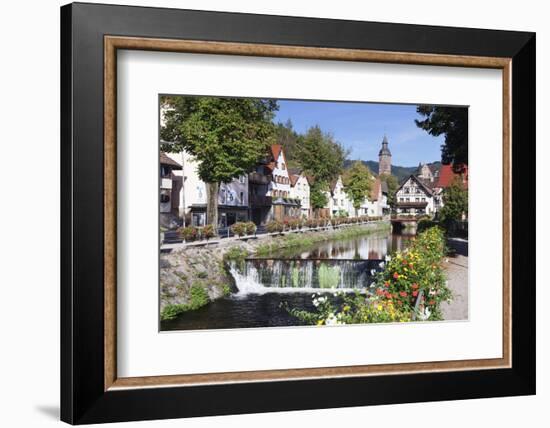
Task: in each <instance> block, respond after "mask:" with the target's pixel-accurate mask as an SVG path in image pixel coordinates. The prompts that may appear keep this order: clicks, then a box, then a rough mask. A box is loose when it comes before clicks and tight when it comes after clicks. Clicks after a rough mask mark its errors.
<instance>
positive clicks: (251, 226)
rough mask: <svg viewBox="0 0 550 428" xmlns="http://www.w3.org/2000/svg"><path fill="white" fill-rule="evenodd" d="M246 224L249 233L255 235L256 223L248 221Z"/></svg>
mask: <svg viewBox="0 0 550 428" xmlns="http://www.w3.org/2000/svg"><path fill="white" fill-rule="evenodd" d="M245 225H246V234H247V235H254V234H255V233H256V225H255V224H254V222H253V221H247V222H246V223H245Z"/></svg>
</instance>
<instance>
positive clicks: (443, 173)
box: [435, 165, 468, 188]
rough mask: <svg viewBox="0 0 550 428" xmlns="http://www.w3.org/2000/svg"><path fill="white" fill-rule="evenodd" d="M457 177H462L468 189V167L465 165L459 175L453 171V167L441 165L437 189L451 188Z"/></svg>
mask: <svg viewBox="0 0 550 428" xmlns="http://www.w3.org/2000/svg"><path fill="white" fill-rule="evenodd" d="M455 177H462V182H463V183H464V184H465V186H466V187H468V165H464V166H463V167H462V168H461V170H460V172H458V173H457V172H455V171H454V170H453V166H452V165H441V169H440V170H439V179H438V181H437V185H436V186H435V187H441V188H446V187H449V186H450V185H451V183H452V182H453V180H454V179H455Z"/></svg>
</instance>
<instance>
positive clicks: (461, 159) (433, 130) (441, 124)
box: [415, 105, 468, 165]
mask: <svg viewBox="0 0 550 428" xmlns="http://www.w3.org/2000/svg"><path fill="white" fill-rule="evenodd" d="M416 111H417V112H418V113H419V114H420V115H421V116H422V117H424V119H423V120H418V119H416V120H415V123H416V126H418V127H419V128H422V129H423V130H425V131H427V132H428V133H429V134H430V135H433V136H439V135H445V144H443V145H442V146H441V160H442V162H443V163H445V164H449V163H452V164H453V165H461V164H467V163H468V109H467V108H465V107H443V106H427V105H420V106H418V107H417V108H416Z"/></svg>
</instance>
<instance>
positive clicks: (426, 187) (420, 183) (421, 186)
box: [395, 175, 433, 196]
mask: <svg viewBox="0 0 550 428" xmlns="http://www.w3.org/2000/svg"><path fill="white" fill-rule="evenodd" d="M410 179H412V180H413V181H415V182H416V183H417V184H418V186H419V187H420V188H421V189H423V190H424V192H425V193H426V194H427V195H429V196H432V195H433V191H432V189H430V188H429V187H428V186H427V185H426V184H424V183H423V182H422V180H420V179H419V178H418V177H417V176H416V175H409V176H408V177H407V178H405V179H404V180H403V181H402V182H401V184H400V185H399V187H398V188H397V190H396V191H395V193H397V192H399V191H400V190H401V189H402V188H403V186H404V185H405V183H406V182H407V181H409V180H410Z"/></svg>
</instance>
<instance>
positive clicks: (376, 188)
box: [370, 177, 382, 201]
mask: <svg viewBox="0 0 550 428" xmlns="http://www.w3.org/2000/svg"><path fill="white" fill-rule="evenodd" d="M381 190H382V182H381V181H380V178H378V177H376V180H375V181H374V184H373V186H372V188H371V189H370V200H371V201H377V200H378V196H380V193H381Z"/></svg>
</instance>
